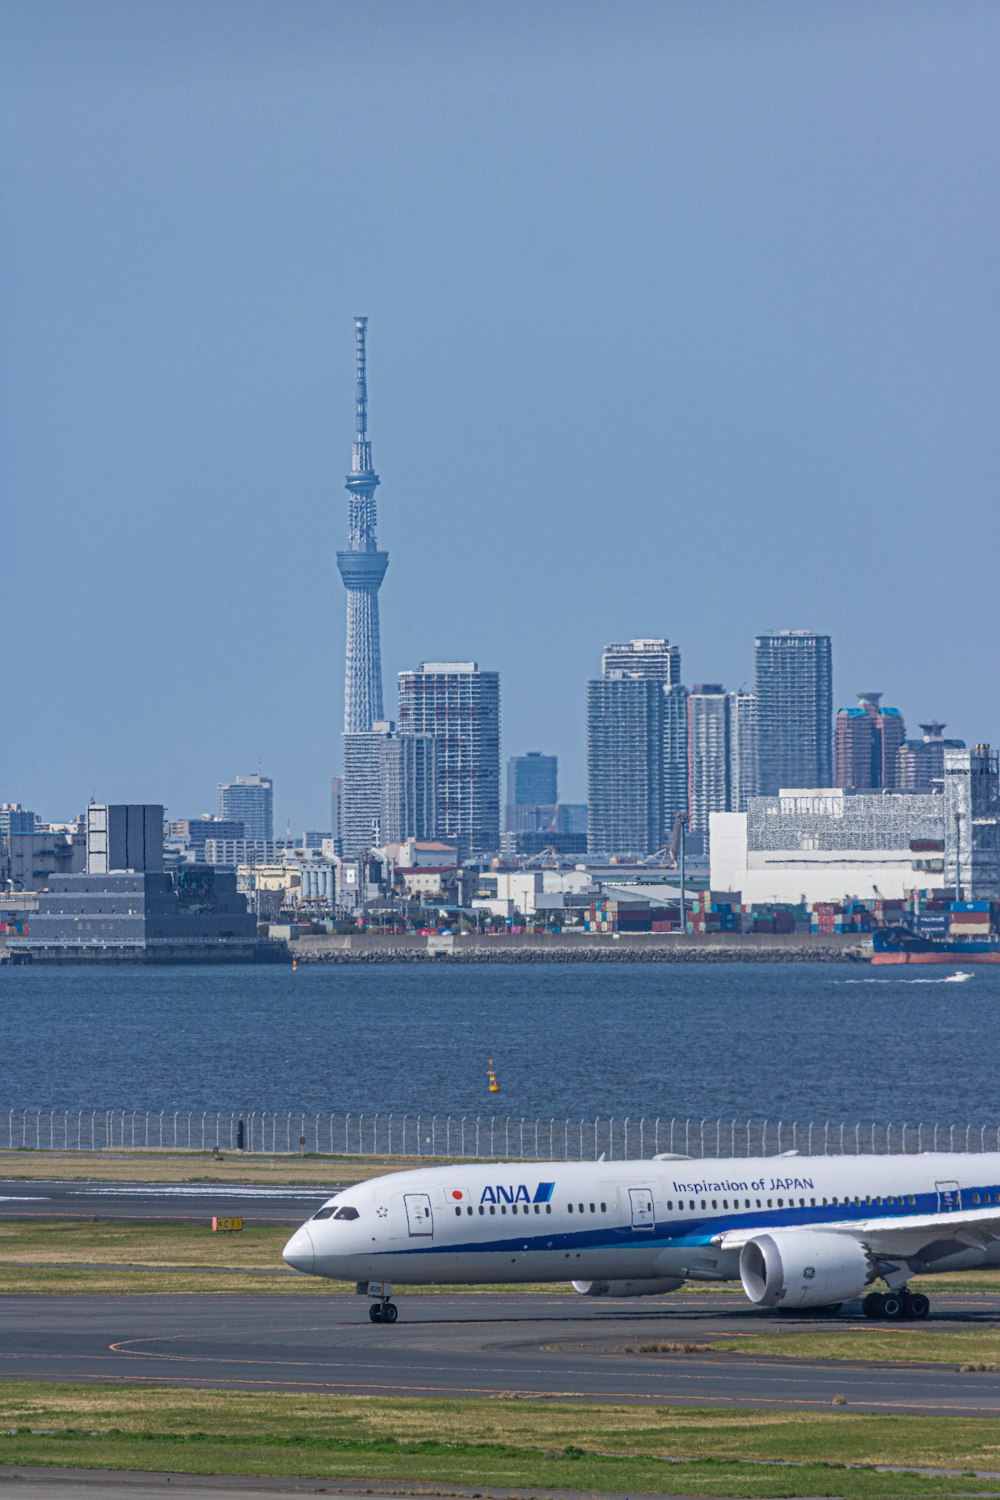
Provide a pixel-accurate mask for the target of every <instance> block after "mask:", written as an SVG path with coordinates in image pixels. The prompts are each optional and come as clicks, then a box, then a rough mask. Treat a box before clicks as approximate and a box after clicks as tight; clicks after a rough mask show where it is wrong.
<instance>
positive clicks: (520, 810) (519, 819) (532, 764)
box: [504, 750, 559, 833]
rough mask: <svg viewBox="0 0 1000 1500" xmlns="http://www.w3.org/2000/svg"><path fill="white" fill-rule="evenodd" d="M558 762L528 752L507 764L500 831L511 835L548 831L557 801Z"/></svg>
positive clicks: (539, 753)
mask: <svg viewBox="0 0 1000 1500" xmlns="http://www.w3.org/2000/svg"><path fill="white" fill-rule="evenodd" d="M558 769H559V762H558V759H557V757H556V756H554V755H543V754H542V753H541V751H540V750H529V751H528V753H527V755H512V756H511V758H510V760H508V762H507V805H506V813H505V817H504V827H505V828H506V829H507V830H508V831H509V832H511V833H523V832H532V831H537V830H538V829H544V828H548V826H549V824H550V823H551V822H552V820H553V818H554V816H555V810H556V802H557V800H558V786H557V779H558Z"/></svg>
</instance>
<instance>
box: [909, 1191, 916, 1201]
mask: <svg viewBox="0 0 1000 1500" xmlns="http://www.w3.org/2000/svg"><path fill="white" fill-rule="evenodd" d="M916 1201H917V1200H916V1198H914V1196H913V1194H912V1193H911V1194H910V1202H911V1203H916Z"/></svg>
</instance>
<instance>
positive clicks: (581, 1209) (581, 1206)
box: [580, 1203, 583, 1213]
mask: <svg viewBox="0 0 1000 1500" xmlns="http://www.w3.org/2000/svg"><path fill="white" fill-rule="evenodd" d="M580 1212H581V1213H583V1204H582V1203H581V1204H580Z"/></svg>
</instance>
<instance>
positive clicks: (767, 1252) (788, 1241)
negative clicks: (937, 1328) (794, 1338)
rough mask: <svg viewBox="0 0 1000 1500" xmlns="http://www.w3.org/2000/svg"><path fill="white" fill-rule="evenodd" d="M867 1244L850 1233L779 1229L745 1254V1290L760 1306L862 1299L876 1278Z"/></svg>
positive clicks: (749, 1244)
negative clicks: (859, 1241)
mask: <svg viewBox="0 0 1000 1500" xmlns="http://www.w3.org/2000/svg"><path fill="white" fill-rule="evenodd" d="M874 1277H875V1266H874V1263H873V1261H872V1257H871V1255H870V1254H869V1252H868V1251H867V1250H866V1249H865V1247H864V1245H859V1244H858V1241H857V1240H854V1239H851V1238H850V1237H849V1236H848V1235H845V1234H828V1233H824V1232H823V1231H822V1230H814V1229H776V1230H775V1231H774V1233H773V1234H758V1235H756V1236H755V1237H754V1239H752V1240H748V1241H747V1243H746V1244H745V1245H744V1246H743V1249H742V1250H741V1251H740V1280H741V1281H742V1283H743V1290H744V1291H745V1292H746V1294H747V1296H748V1297H749V1298H750V1301H751V1302H755V1303H756V1304H757V1306H758V1307H824V1306H826V1305H827V1304H828V1303H830V1302H846V1301H847V1300H848V1299H849V1298H851V1297H857V1296H858V1295H859V1294H860V1293H861V1292H862V1291H863V1290H864V1288H865V1287H866V1286H867V1285H868V1283H869V1282H870V1281H872V1280H874Z"/></svg>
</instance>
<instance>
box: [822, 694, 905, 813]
mask: <svg viewBox="0 0 1000 1500" xmlns="http://www.w3.org/2000/svg"><path fill="white" fill-rule="evenodd" d="M881 699H882V694H881V693H861V694H859V696H858V702H857V704H856V706H855V707H853V708H842V709H840V710H839V711H838V713H837V718H836V721H835V724H834V735H833V776H834V781H833V784H834V786H839V787H843V788H844V789H845V790H846V791H859V792H864V791H892V790H894V788H895V786H896V777H897V768H898V759H899V747H900V745H901V744H902V743H903V741H904V739H905V738H906V726H905V724H904V723H903V716H902V714H901V713H900V711H899V709H898V708H883V707H882V706H881Z"/></svg>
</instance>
